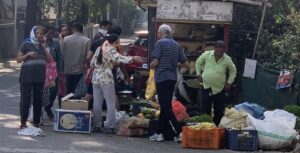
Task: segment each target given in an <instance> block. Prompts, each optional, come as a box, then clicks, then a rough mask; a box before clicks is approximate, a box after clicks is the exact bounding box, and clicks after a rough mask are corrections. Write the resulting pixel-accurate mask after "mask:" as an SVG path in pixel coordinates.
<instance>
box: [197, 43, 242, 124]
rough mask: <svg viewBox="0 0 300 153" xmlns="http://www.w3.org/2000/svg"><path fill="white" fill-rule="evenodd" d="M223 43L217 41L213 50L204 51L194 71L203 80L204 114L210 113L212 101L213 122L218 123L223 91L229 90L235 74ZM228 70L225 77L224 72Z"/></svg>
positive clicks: (223, 102) (233, 66) (222, 112)
mask: <svg viewBox="0 0 300 153" xmlns="http://www.w3.org/2000/svg"><path fill="white" fill-rule="evenodd" d="M225 51H226V50H225V44H224V42H223V41H218V42H217V44H216V47H215V49H214V50H211V51H206V52H204V53H203V54H202V55H201V56H200V57H199V58H198V59H197V61H196V65H195V67H196V72H197V75H198V78H199V80H200V82H203V88H204V89H203V92H202V100H203V107H204V111H205V113H206V114H208V115H211V108H212V101H213V102H214V117H213V120H214V123H215V124H216V125H219V123H220V121H221V118H222V117H223V115H224V109H225V92H226V91H228V90H230V87H231V84H232V83H233V82H234V78H235V76H236V68H235V65H234V64H233V62H232V60H231V58H230V57H229V56H228V55H227V54H225ZM227 71H228V72H229V77H228V79H227V77H226V73H227Z"/></svg>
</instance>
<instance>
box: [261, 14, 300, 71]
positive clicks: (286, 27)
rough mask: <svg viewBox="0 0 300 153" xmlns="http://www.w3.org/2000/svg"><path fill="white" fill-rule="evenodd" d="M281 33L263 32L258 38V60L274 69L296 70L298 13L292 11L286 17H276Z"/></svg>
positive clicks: (299, 29) (299, 54)
mask: <svg viewBox="0 0 300 153" xmlns="http://www.w3.org/2000/svg"><path fill="white" fill-rule="evenodd" d="M276 25H278V26H279V27H281V28H282V29H281V33H272V31H267V30H266V31H265V32H264V33H263V35H262V37H261V38H260V47H259V49H260V50H259V52H258V59H259V61H261V62H262V64H263V65H265V66H266V67H269V68H274V69H278V70H280V69H293V70H294V69H298V67H299V66H300V65H299V64H300V43H299V42H300V13H299V12H296V11H295V10H294V9H292V11H291V13H290V14H289V15H287V16H283V15H279V16H276Z"/></svg>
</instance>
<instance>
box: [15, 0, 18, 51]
mask: <svg viewBox="0 0 300 153" xmlns="http://www.w3.org/2000/svg"><path fill="white" fill-rule="evenodd" d="M17 12H18V0H15V13H14V16H15V24H14V48H15V49H16V48H17V41H18V39H17V37H18V35H17Z"/></svg>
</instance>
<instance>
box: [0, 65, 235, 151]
mask: <svg viewBox="0 0 300 153" xmlns="http://www.w3.org/2000/svg"><path fill="white" fill-rule="evenodd" d="M8 63H10V64H8ZM19 67H20V65H18V64H16V63H15V62H13V61H11V62H6V63H5V64H3V63H2V64H1V63H0V153H83V152H84V153H94V152H98V153H215V152H218V153H231V152H233V151H230V150H198V149H184V148H181V146H180V144H176V143H173V142H171V141H170V142H161V143H159V142H152V141H149V140H147V138H131V137H120V136H115V135H109V134H102V133H92V134H74V133H58V132H54V131H53V130H52V126H42V127H41V128H42V129H43V130H44V131H45V133H46V136H45V137H27V136H19V135H17V131H18V127H19V100H20V94H19V83H18V75H19Z"/></svg>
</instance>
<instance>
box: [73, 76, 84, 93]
mask: <svg viewBox="0 0 300 153" xmlns="http://www.w3.org/2000/svg"><path fill="white" fill-rule="evenodd" d="M84 79H85V76H84V75H83V76H82V77H81V79H80V80H79V82H78V84H77V86H76V89H75V91H74V97H76V98H81V97H83V96H84V95H85V94H86V93H87V85H86V83H85V80H84Z"/></svg>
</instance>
